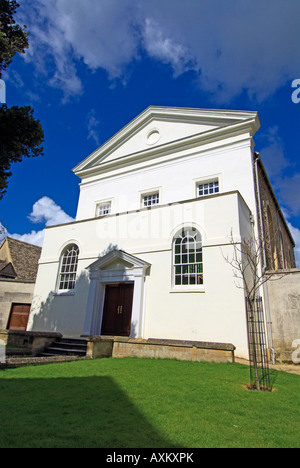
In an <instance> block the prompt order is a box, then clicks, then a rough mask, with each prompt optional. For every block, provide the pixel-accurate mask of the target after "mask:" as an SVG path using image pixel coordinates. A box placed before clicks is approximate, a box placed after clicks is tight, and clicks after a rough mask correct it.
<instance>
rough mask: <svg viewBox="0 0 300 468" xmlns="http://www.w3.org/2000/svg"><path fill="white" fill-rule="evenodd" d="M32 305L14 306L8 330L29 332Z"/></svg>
mask: <svg viewBox="0 0 300 468" xmlns="http://www.w3.org/2000/svg"><path fill="white" fill-rule="evenodd" d="M30 307H31V304H13V305H12V307H11V314H10V320H9V325H8V329H9V330H21V331H26V330H27V324H28V319H29V313H30Z"/></svg>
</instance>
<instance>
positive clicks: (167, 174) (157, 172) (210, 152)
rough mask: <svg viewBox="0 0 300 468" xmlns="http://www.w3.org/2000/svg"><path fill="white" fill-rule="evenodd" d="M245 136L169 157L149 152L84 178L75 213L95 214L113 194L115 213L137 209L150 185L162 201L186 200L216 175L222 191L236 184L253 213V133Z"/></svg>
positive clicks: (82, 216)
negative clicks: (145, 157) (240, 140)
mask: <svg viewBox="0 0 300 468" xmlns="http://www.w3.org/2000/svg"><path fill="white" fill-rule="evenodd" d="M243 138H244V139H245V140H244V141H243V143H241V144H240V143H238V142H235V143H232V145H231V146H230V145H229V146H226V147H225V148H224V147H221V148H220V147H218V148H212V147H209V148H208V149H207V150H203V149H202V148H201V150H199V149H193V150H189V151H188V150H186V151H182V152H178V154H176V153H175V154H172V156H171V159H170V155H167V156H165V157H163V158H158V159H157V160H156V159H155V158H153V159H151V161H150V162H148V163H144V164H140V165H138V164H136V165H130V166H128V167H127V166H126V167H124V168H122V169H119V170H118V171H110V172H109V173H104V174H99V175H98V176H93V177H90V178H88V179H85V180H84V181H83V183H82V184H81V187H80V197H79V204H78V211H77V218H76V219H77V220H83V219H88V218H93V217H95V215H96V204H97V203H99V202H101V201H106V200H112V212H114V213H118V212H123V211H131V210H137V209H139V208H140V207H141V195H142V194H143V193H146V192H150V191H152V190H159V191H160V203H161V204H165V203H174V202H178V201H182V200H188V199H191V198H194V197H195V196H196V183H197V182H198V181H201V180H204V181H205V180H209V179H215V178H219V182H220V191H222V192H229V191H233V190H239V191H240V193H241V195H242V196H243V197H244V199H245V201H246V203H247V204H248V206H249V207H250V209H251V210H252V211H253V212H254V214H255V213H256V210H255V198H254V187H253V173H252V148H251V139H250V138H249V136H248V140H247V136H246V135H244V136H243ZM229 141H231V140H229ZM226 143H227V144H229V143H228V141H227V142H226ZM176 157H178V158H177V159H176Z"/></svg>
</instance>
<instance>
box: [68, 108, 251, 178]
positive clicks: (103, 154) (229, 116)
mask: <svg viewBox="0 0 300 468" xmlns="http://www.w3.org/2000/svg"><path fill="white" fill-rule="evenodd" d="M152 120H164V121H177V122H182V123H191V122H193V123H199V124H210V125H221V126H220V127H218V128H216V129H213V130H209V131H207V132H203V133H199V134H196V135H192V136H189V137H185V138H182V139H179V140H174V141H171V142H169V143H165V144H163V145H157V146H155V147H153V148H146V149H144V150H143V151H141V152H137V153H132V154H129V155H126V156H123V157H121V158H117V159H115V160H113V161H110V162H108V163H107V164H108V165H113V166H114V167H116V166H117V165H119V164H120V163H121V164H123V163H124V161H125V160H127V161H128V163H129V162H130V160H134V159H135V158H137V157H139V158H140V157H141V155H144V156H145V157H146V158H147V157H148V156H150V157H151V155H153V156H155V157H156V156H157V155H161V154H162V152H165V153H168V152H171V151H180V150H181V149H184V148H185V147H186V148H188V147H192V146H193V145H201V144H204V143H205V142H206V141H208V140H209V139H211V140H212V139H214V138H215V139H218V138H222V137H225V138H226V137H228V136H230V134H233V133H234V132H238V131H239V132H241V131H243V130H245V129H247V130H248V131H249V133H250V134H251V136H253V135H254V134H255V133H256V132H257V130H258V129H259V127H260V122H259V118H258V114H257V112H247V111H245V112H241V111H229V110H207V109H187V108H183V109H182V108H163V107H148V109H146V110H145V111H144V112H143V113H142V114H140V115H139V116H137V117H136V118H135V119H134V120H132V122H130V123H129V124H128V125H126V126H125V127H124V128H123V129H122V130H120V131H119V132H118V133H116V134H115V135H114V136H113V137H112V138H110V139H109V140H108V141H107V142H106V143H104V145H102V146H101V147H100V148H98V149H97V150H96V151H94V152H93V153H92V154H91V155H90V156H88V157H87V158H86V159H85V160H84V161H82V162H81V163H80V164H79V165H77V166H76V167H75V168H74V169H73V171H74V173H75V174H76V175H77V176H79V177H81V178H85V177H89V176H90V175H92V174H96V173H97V172H98V171H99V166H96V167H91V165H92V164H93V163H94V162H95V161H98V163H99V165H100V166H102V167H103V166H105V158H107V157H108V156H109V155H110V154H112V153H113V152H114V151H116V149H118V148H119V147H120V146H122V145H123V144H124V143H125V142H126V141H128V139H129V138H131V137H132V136H134V135H135V134H136V133H137V132H139V131H140V130H141V129H143V127H145V126H146V125H148V124H149V123H150V122H151V121H152ZM100 172H101V170H100Z"/></svg>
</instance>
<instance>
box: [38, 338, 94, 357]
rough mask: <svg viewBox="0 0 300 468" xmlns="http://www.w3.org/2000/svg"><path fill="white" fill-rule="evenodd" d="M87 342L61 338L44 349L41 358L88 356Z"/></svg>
mask: <svg viewBox="0 0 300 468" xmlns="http://www.w3.org/2000/svg"><path fill="white" fill-rule="evenodd" d="M86 351H87V342H86V340H84V339H80V338H60V339H58V340H56V341H55V342H54V343H52V345H51V346H48V347H47V348H45V349H44V351H43V352H42V353H40V356H42V357H49V356H60V355H61V356H82V357H83V356H86Z"/></svg>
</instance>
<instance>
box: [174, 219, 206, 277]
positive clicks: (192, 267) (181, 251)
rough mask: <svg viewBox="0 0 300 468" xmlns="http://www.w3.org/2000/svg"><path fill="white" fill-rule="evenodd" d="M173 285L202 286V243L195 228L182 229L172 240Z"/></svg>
mask: <svg viewBox="0 0 300 468" xmlns="http://www.w3.org/2000/svg"><path fill="white" fill-rule="evenodd" d="M174 283H175V285H176V286H179V285H183V286H188V285H193V286H194V285H202V284H203V256H202V241H201V235H200V233H199V232H198V231H197V230H196V229H195V228H187V229H183V230H182V231H181V232H180V233H179V234H178V235H177V236H176V238H175V239H174Z"/></svg>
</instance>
